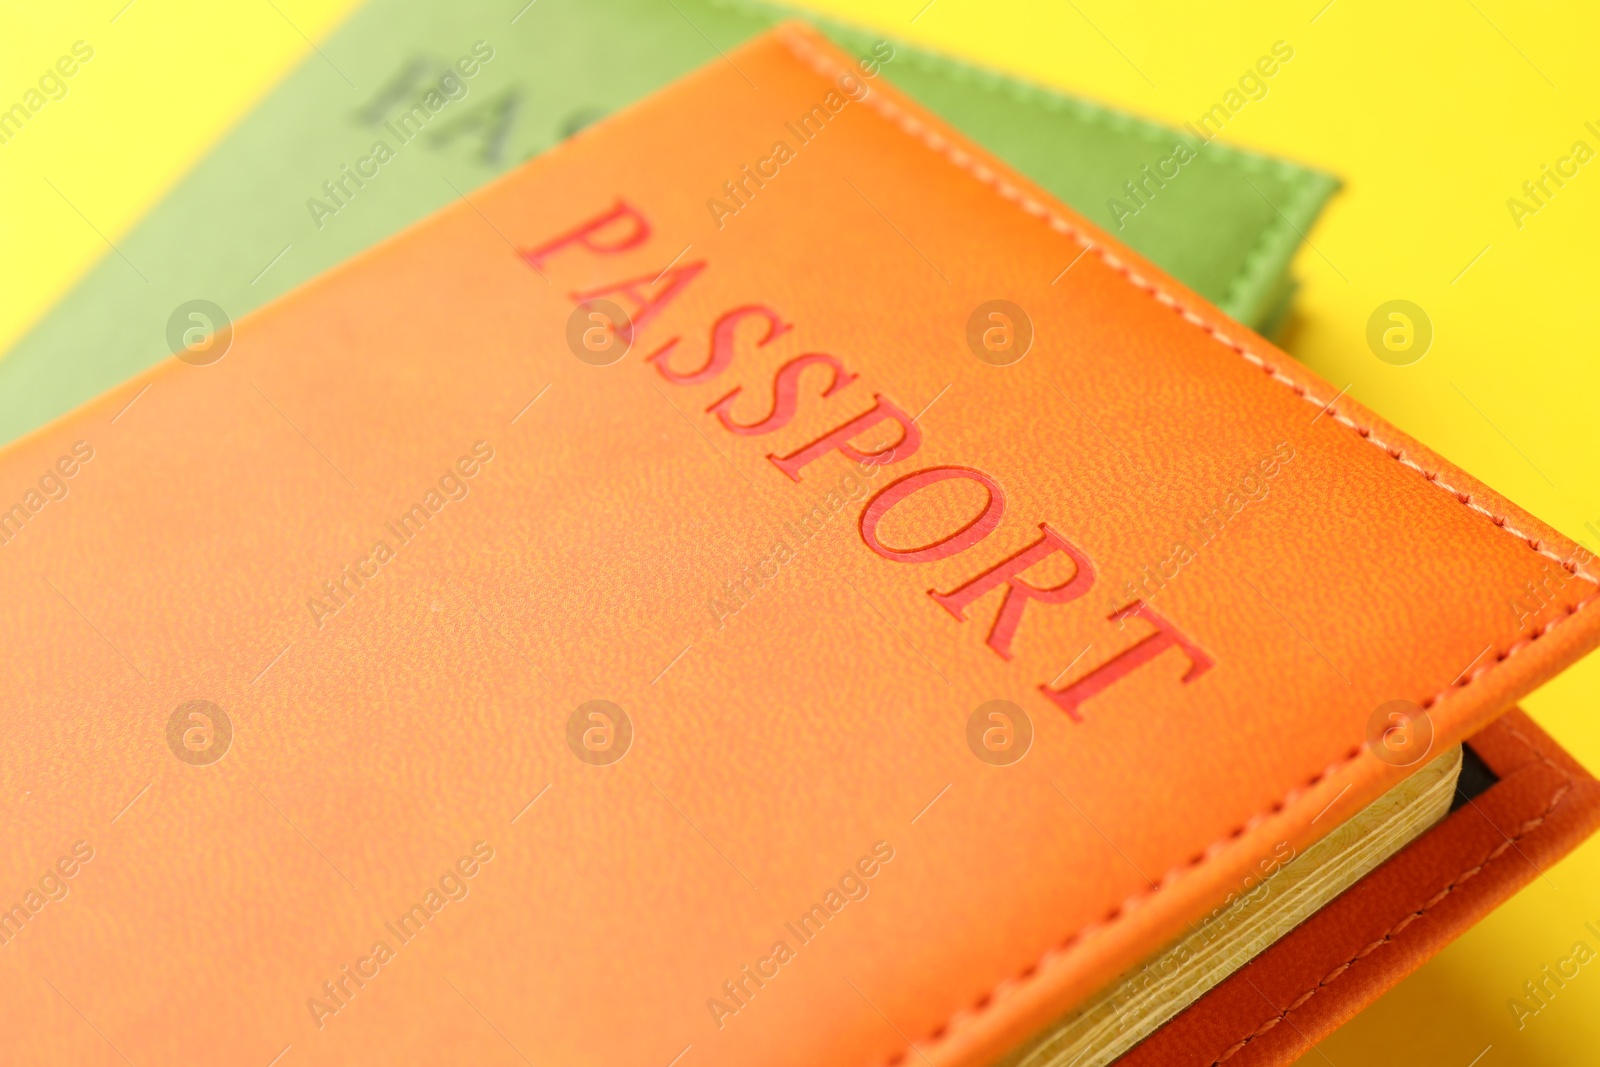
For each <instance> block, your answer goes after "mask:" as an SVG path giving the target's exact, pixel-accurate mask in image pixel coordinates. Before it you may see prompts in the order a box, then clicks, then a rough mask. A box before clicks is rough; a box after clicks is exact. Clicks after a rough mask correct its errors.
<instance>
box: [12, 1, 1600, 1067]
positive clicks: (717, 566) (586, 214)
mask: <svg viewBox="0 0 1600 1067" xmlns="http://www.w3.org/2000/svg"><path fill="white" fill-rule="evenodd" d="M0 486H3V487H4V493H5V498H4V499H5V501H7V502H12V501H14V504H12V503H6V504H5V507H6V509H7V510H6V511H5V512H4V515H3V516H0V518H3V519H4V522H3V524H0V525H3V526H4V530H5V537H4V538H3V539H0V591H3V595H4V597H5V601H6V603H7V605H8V609H9V610H8V612H7V615H6V618H5V623H4V626H5V640H6V649H7V652H6V657H7V664H8V671H7V675H6V692H7V700H6V702H5V704H4V706H3V711H0V714H3V715H4V716H5V727H6V728H5V730H4V732H3V739H0V746H3V749H0V753H3V754H0V766H3V767H4V768H6V772H5V773H6V776H7V785H8V789H7V790H6V794H5V801H4V803H5V815H6V823H7V825H8V827H10V839H9V840H10V848H8V850H7V853H6V856H5V860H4V867H3V870H0V874H3V877H4V878H5V879H6V882H5V885H6V888H5V889H4V890H0V892H3V893H5V894H7V896H6V897H5V899H6V900H11V899H12V898H13V897H15V899H16V900H17V901H18V903H17V905H16V906H15V907H13V908H11V909H10V910H9V911H8V912H7V913H6V916H0V929H3V930H4V932H5V938H4V945H3V948H0V951H3V952H5V953H9V954H10V956H11V959H10V960H9V961H8V965H7V966H6V967H4V968H0V991H3V997H0V1005H3V1006H0V1030H3V1032H4V1033H5V1034H6V1041H7V1051H8V1052H9V1053H10V1055H11V1058H12V1059H14V1060H15V1061H17V1062H20V1063H59V1062H74V1063H102V1062H103V1063H118V1062H133V1063H147V1062H148V1063H155V1062H169V1063H213V1062H218V1061H235V1060H237V1061H240V1062H251V1063H254V1062H259V1063H263V1064H265V1063H274V1062H277V1063H283V1064H295V1063H308V1064H311V1063H327V1064H352V1063H395V1062H401V1063H410V1062H416V1063H422V1062H438V1061H441V1060H443V1061H446V1062H482V1063H505V1064H516V1063H537V1062H556V1063H593V1064H607V1065H610V1064H617V1065H621V1064H637V1063H647V1064H648V1063H659V1064H678V1063H681V1064H745V1063H752V1062H758V1063H763V1064H775V1065H786V1064H794V1065H799V1064H815V1063H830V1064H832V1063H844V1064H862V1065H863V1067H876V1065H880V1064H898V1063H906V1062H910V1061H912V1060H916V1061H919V1062H928V1063H932V1064H937V1065H940V1067H944V1065H968V1064H970V1065H979V1064H983V1063H987V1062H991V1061H993V1060H994V1059H997V1058H999V1057H1001V1056H1003V1055H1006V1054H1007V1053H1009V1052H1010V1051H1012V1050H1014V1049H1015V1048H1017V1047H1019V1046H1020V1045H1021V1044H1022V1043H1023V1042H1025V1041H1027V1040H1029V1039H1030V1038H1031V1037H1033V1036H1034V1035H1036V1034H1037V1033H1038V1032H1039V1030H1040V1029H1041V1028H1042V1027H1045V1026H1048V1025H1049V1024H1050V1023H1051V1021H1052V1020H1054V1019H1057V1018H1059V1017H1060V1016H1061V1015H1062V1014H1063V1013H1065V1012H1066V1011H1068V1010H1070V1009H1071V1008H1072V1007H1073V1006H1074V1005H1076V1004H1079V1003H1081V1002H1083V1001H1084V1000H1085V999H1086V998H1088V997H1090V996H1091V995H1093V994H1094V993H1095V992H1096V991H1097V990H1100V989H1101V988H1103V987H1104V986H1106V985H1107V983H1108V982H1110V981H1111V980H1113V979H1114V978H1116V977H1117V976H1118V975H1120V974H1122V973H1124V972H1126V971H1127V970H1128V969H1129V968H1131V967H1133V966H1135V965H1136V964H1138V963H1139V961H1141V960H1143V959H1146V958H1148V957H1150V956H1151V955H1152V954H1154V953H1155V952H1156V951H1158V950H1159V949H1161V948H1162V946H1164V945H1166V944H1168V943H1170V942H1172V941H1173V940H1174V939H1175V938H1176V937H1177V936H1178V935H1179V934H1180V933H1182V931H1184V930H1185V929H1186V928H1187V924H1189V923H1190V922H1192V921H1195V920H1196V919H1198V918H1200V917H1201V916H1203V915H1205V914H1207V913H1208V912H1210V911H1212V910H1213V909H1215V908H1217V907H1218V906H1219V905H1220V904H1221V903H1222V902H1224V901H1225V900H1227V899H1228V898H1229V896H1230V895H1231V894H1236V893H1237V892H1238V891H1239V887H1240V886H1241V885H1247V884H1249V880H1250V879H1253V878H1255V877H1257V876H1258V874H1259V872H1260V871H1262V870H1263V869H1265V868H1264V867H1263V865H1264V864H1269V863H1270V862H1271V860H1272V859H1273V857H1275V856H1282V855H1284V850H1302V849H1304V848H1306V847H1308V846H1310V845H1311V844H1312V843H1314V842H1315V841H1317V840H1318V839H1319V838H1321V837H1322V836H1324V835H1325V834H1326V833H1327V832H1328V831H1329V830H1330V829H1332V828H1334V827H1336V826H1338V825H1340V824H1341V823H1343V822H1344V821H1345V820H1347V819H1348V818H1349V817H1350V816H1352V815H1354V814H1355V813H1357V812H1359V811H1361V810H1362V809H1363V808H1365V807H1366V806H1367V805H1369V804H1370V803H1371V802H1373V801H1374V800H1375V799H1377V798H1378V797H1379V796H1381V795H1382V794H1384V793H1385V792H1387V791H1388V790H1389V789H1390V788H1391V787H1393V786H1394V785H1396V784H1397V783H1399V782H1400V781H1401V780H1402V779H1403V778H1405V776H1406V775H1407V774H1408V772H1410V771H1411V770H1414V769H1416V767H1417V766H1419V764H1418V763H1417V762H1416V760H1417V759H1420V756H1416V757H1413V756H1406V757H1404V758H1399V759H1397V758H1395V757H1394V752H1393V750H1392V749H1391V748H1390V747H1389V746H1388V745H1387V744H1385V743H1383V742H1382V739H1383V736H1384V735H1385V734H1386V733H1387V732H1388V731H1389V730H1390V729H1391V726H1390V725H1389V724H1391V723H1393V722H1395V721H1396V720H1395V718H1394V716H1395V715H1399V716H1400V720H1399V721H1401V722H1403V723H1404V724H1405V729H1406V731H1408V737H1409V738H1410V739H1411V743H1413V744H1415V745H1416V746H1417V747H1418V748H1419V749H1421V750H1425V751H1431V752H1444V751H1445V750H1447V749H1448V748H1450V747H1451V746H1454V745H1456V744H1458V743H1459V742H1461V741H1462V740H1463V739H1464V738H1466V737H1467V736H1469V735H1471V734H1473V733H1475V732H1477V731H1479V730H1480V729H1482V728H1483V727H1485V726H1487V725H1488V724H1490V723H1491V722H1492V721H1493V720H1494V719H1495V718H1496V717H1497V716H1498V715H1499V714H1500V713H1501V712H1503V711H1504V710H1505V709H1507V708H1509V707H1510V706H1511V705H1512V703H1513V702H1514V701H1515V700H1516V699H1517V698H1518V697H1519V696H1521V695H1522V694H1524V693H1526V692H1527V691H1528V690H1530V689H1531V688H1533V687H1534V686H1535V685H1537V684H1538V683H1539V682H1541V681H1543V680H1544V679H1546V678H1548V677H1550V676H1551V675H1553V674H1554V673H1555V672H1557V671H1559V670H1560V669H1561V668H1562V667H1564V666H1565V665H1567V664H1568V663H1570V662H1571V661H1572V660H1574V659H1575V658H1576V657H1578V656H1579V655H1581V654H1582V653H1583V652H1585V651H1587V650H1588V649H1590V648H1592V647H1593V646H1594V645H1595V644H1596V642H1597V640H1600V624H1597V623H1596V621H1595V620H1596V617H1597V616H1596V613H1595V611H1594V610H1593V609H1592V604H1593V599H1594V597H1595V584H1596V583H1595V578H1594V570H1593V561H1592V560H1590V559H1589V558H1588V557H1587V556H1586V555H1584V554H1583V553H1582V552H1581V550H1580V549H1579V548H1578V547H1577V546H1575V545H1574V544H1573V543H1572V542H1570V541H1569V540H1567V539H1565V538H1563V537H1561V536H1560V535H1558V534H1557V533H1555V532H1554V531H1552V530H1550V529H1549V528H1548V527H1546V526H1544V525H1543V524H1541V523H1539V522H1538V521H1537V520H1536V519H1534V518H1532V517H1531V516H1528V515H1527V514H1525V513H1523V512H1522V511H1520V510H1519V509H1517V508H1516V507H1515V506H1513V505H1512V504H1510V503H1509V502H1508V501H1505V500H1504V499H1502V498H1500V497H1498V496H1497V495H1496V494H1494V493H1493V492H1492V491H1490V490H1488V489H1487V488H1485V487H1483V486H1482V485H1481V484H1479V483H1477V482H1476V481H1474V480H1473V479H1471V478H1470V477H1468V476H1467V475H1465V474H1464V473H1462V472H1461V471H1459V470H1457V469H1455V468H1454V467H1452V466H1451V465H1450V464H1448V463H1447V462H1445V461H1444V460H1442V459H1440V458H1439V457H1437V456H1435V455H1433V454H1431V453H1430V452H1428V451H1427V450H1426V449H1425V448H1423V447H1422V446H1420V445H1418V444H1417V443H1416V442H1413V441H1411V440H1410V439H1409V438H1407V437H1406V436H1405V435H1403V434H1401V433H1400V432H1399V431H1397V430H1395V429H1394V428H1392V427H1389V426H1387V425H1385V424H1384V423H1382V422H1381V421H1379V420H1377V419H1375V418H1373V417H1372V416H1371V415H1370V414H1369V413H1367V412H1365V411H1363V410H1362V409H1361V408H1359V406H1357V405H1354V404H1351V403H1350V402H1348V401H1347V400H1345V399H1342V398H1340V397H1339V396H1338V393H1337V390H1335V389H1332V388H1329V386H1328V385H1327V384H1326V383H1324V382H1322V381H1320V380H1318V379H1317V378H1316V377H1315V376H1314V375H1312V374H1310V373H1309V372H1308V371H1306V370H1305V369H1304V368H1302V367H1300V366H1299V365H1298V364H1296V363H1295V362H1294V361H1293V360H1292V359H1291V358H1289V357H1288V356H1286V355H1284V354H1283V353H1281V352H1279V351H1277V350H1276V349H1274V348H1273V347H1272V346H1271V345H1269V344H1267V343H1266V342H1264V341H1262V340H1260V339H1259V338H1257V337H1255V336H1254V335H1252V334H1250V333H1249V332H1248V331H1245V330H1244V329H1242V328H1241V327H1239V326H1238V325H1237V324H1235V323H1233V322H1231V321H1230V320H1228V319H1227V318H1225V317H1224V316H1223V315H1221V314H1220V313H1219V312H1217V311H1216V310H1215V309H1213V308H1211V307H1209V306H1208V305H1206V304H1205V302H1204V301H1202V300H1200V299H1199V298H1198V297H1196V296H1195V295H1194V294H1192V293H1190V292H1189V291H1188V290H1186V289H1185V288H1183V287H1182V286H1180V285H1178V284H1177V283H1175V282H1173V281H1171V280H1170V279H1168V278H1167V277H1166V276H1165V275H1163V274H1162V273H1161V272H1160V271H1158V270H1156V269H1155V268H1153V267H1151V266H1150V265H1148V264H1147V263H1145V262H1144V261H1142V260H1141V259H1139V258H1138V257H1137V256H1135V255H1133V254H1131V253H1129V252H1127V251H1126V250H1124V249H1122V248H1121V247H1120V246H1118V245H1117V244H1116V243H1115V242H1114V241H1113V240H1111V239H1109V238H1107V237H1106V236H1104V235H1103V234H1101V233H1100V232H1099V231H1098V230H1096V229H1095V228H1094V227H1092V226H1090V225H1089V224H1087V223H1084V222H1083V221H1082V220H1080V219H1079V218H1077V217H1076V216H1075V215H1073V214H1072V213H1071V212H1070V211H1069V210H1067V209H1066V208H1064V207H1062V206H1061V205H1059V204H1058V203H1056V202H1055V201H1053V200H1052V199H1051V198H1050V197H1049V196H1048V195H1047V194H1045V193H1043V192H1041V191H1039V190H1038V189H1036V188H1035V187H1033V186H1031V185H1030V184H1029V183H1027V182H1026V181H1025V180H1024V179H1022V178H1020V177H1018V176H1016V175H1015V174H1013V173H1012V172H1010V171H1009V170H1007V169H1006V168H1005V167H1004V166H1003V165H1001V164H999V163H998V162H996V161H995V160H994V159H992V158H991V157H989V156H987V155H986V154H984V153H983V152H982V151H980V150H978V149H976V148H974V147H973V146H971V145H970V144H968V143H967V142H966V141H964V140H963V139H962V138H960V137H959V136H958V135H956V134H955V133H954V132H952V131H951V130H949V129H948V128H947V127H945V126H944V125H942V124H941V123H940V122H939V121H938V120H936V119H934V118H932V117H931V116H929V115H928V114H926V113H925V112H923V111H921V110H920V109H919V108H917V107H916V106H915V105H913V104H911V103H909V102H908V101H907V100H906V99H905V98H904V97H902V96H900V95H899V94H898V93H896V92H895V91H894V90H892V89H890V88H889V87H888V86H887V85H885V84H884V82H883V79H882V78H881V77H871V76H869V72H868V71H865V70H863V69H861V68H860V67H859V66H858V65H857V64H856V61H855V60H854V59H853V58H852V57H849V56H847V55H845V54H844V53H841V52H838V51H836V50H834V49H833V48H832V47H831V46H830V45H828V44H827V43H826V42H824V41H822V40H821V39H820V38H819V37H817V36H815V35H814V34H813V33H811V32H810V31H808V30H806V29H804V28H803V27H800V26H796V25H787V26H785V27H782V28H780V29H779V30H777V31H774V32H773V33H770V34H768V35H766V36H763V37H762V38H759V39H758V40H756V41H755V42H753V43H751V44H749V45H747V46H745V47H743V48H740V49H737V50H734V51H730V52H728V53H727V55H726V56H725V57H719V58H718V59H717V60H715V61H714V62H713V63H711V64H710V65H709V66H707V67H705V68H703V69H701V70H700V71H698V72H696V73H694V74H692V75H690V76H689V77H688V78H686V79H685V80H683V81H681V82H679V83H677V84H676V85H674V86H672V87H671V88H669V89H667V90H665V91H663V92H662V93H660V94H658V95H656V96H654V97H652V98H650V99H648V100H647V101H644V102H642V103H640V104H638V105H635V106H633V107H631V108H629V109H627V110H625V111H623V112H621V113H619V114H618V115H616V116H614V117H612V118H610V119H608V120H606V121H604V122H602V123H600V124H598V125H596V126H595V127H593V128H592V129H590V130H588V131H585V132H584V133H583V134H581V135H579V136H578V137H576V138H574V139H572V140H571V141H569V142H567V143H565V144H563V145H562V146H560V147H558V148H556V149H555V150H553V151H552V152H550V153H548V154H547V155H545V156H543V157H541V158H540V159H537V160H534V161H533V162H531V163H529V164H528V165H527V166H525V167H523V168H522V169H520V170H518V171H516V172H514V173H513V174H511V175H509V176H508V177H506V178H505V179H502V180H501V181H499V182H497V183H496V184H494V185H492V186H490V187H488V188H486V189H482V190H479V191H477V192H474V193H471V194H468V196H467V197H466V198H465V201H464V202H462V203H459V204H456V205H454V206H452V207H451V208H449V209H447V210H445V211H444V212H442V213H441V214H439V215H436V216H434V217H433V218H431V219H429V220H428V221H426V222H424V223H422V224H421V225H419V226H417V227H415V228H413V229H411V230H409V231H407V232H406V233H404V234H402V235H400V236H398V237H396V238H394V239H392V240H390V241H388V242H386V243H385V244H382V245H380V246H378V247H377V248H375V249H373V250H371V251H369V252H367V253H364V254H362V255H361V256H358V257H357V258H356V259H355V260H353V261H352V262H350V263H349V264H347V265H345V266H344V267H341V268H339V269H337V270H335V271H333V272H332V273H330V274H328V275H326V276H324V277H323V278H321V279H320V280H318V281H316V282H315V283H313V284H310V285H308V286H306V287H304V288H301V289H299V290H297V291H295V292H293V293H291V294H289V295H288V296H286V297H285V298H283V299H282V300H280V301H278V302H277V303H275V304H273V305H271V306H270V307H268V308H266V309H264V310H262V311H261V312H259V313H258V314H256V315H253V316H251V317H249V318H247V319H245V320H243V321H241V322H240V323H239V324H238V325H237V327H236V328H235V329H234V330H233V331H231V334H228V335H217V336H212V337H210V338H204V337H197V338H195V339H194V342H193V345H192V347H190V348H187V349H185V350H184V355H183V358H182V359H181V360H178V361H173V362H169V363H167V364H164V365H162V366H161V367H159V368H157V369H155V370H153V371H151V372H149V373H147V374H145V375H143V376H142V377H140V378H138V379H136V380H134V381H132V382H130V383H128V384H127V385H125V386H123V387H120V388H118V389H116V390H114V391H113V392H112V393H109V394H107V395H105V396H103V397H101V398H100V399H98V400H96V401H94V402H92V403H90V404H88V405H86V406H85V407H83V408H81V409H79V410H78V411H77V412H75V413H74V414H72V415H70V416H69V417H67V418H66V419H64V420H63V421H61V422H58V423H56V424H53V425H51V426H49V427H47V428H45V429H43V430H41V431H39V432H37V433H35V434H33V435H31V436H30V437H28V438H26V439H25V440H23V441H22V442H20V443H18V444H16V445H14V446H12V447H10V448H9V449H7V450H6V451H5V452H4V453H3V455H0ZM1529 581H1534V582H1540V583H1543V587H1544V588H1545V589H1547V590H1548V591H1549V595H1548V597H1546V598H1545V599H1544V600H1543V603H1542V606H1541V608H1540V610H1539V611H1537V612H1534V613H1528V612H1525V611H1524V612H1521V613H1518V612H1515V611H1513V610H1511V609H1510V608H1509V607H1508V606H1507V602H1508V600H1509V598H1510V597H1511V596H1513V595H1514V594H1516V593H1517V591H1519V590H1521V589H1522V588H1523V586H1524V583H1526V582H1529ZM1397 708H1398V709H1400V710H1396V709H1397ZM1374 730H1376V731H1377V735H1378V737H1377V741H1376V742H1375V740H1374ZM1408 760H1409V761H1411V762H1409V763H1407V761H1408ZM1401 764H1407V765H1404V766H1402V765H1401ZM275 1058H276V1059H275Z"/></svg>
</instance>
